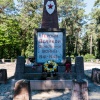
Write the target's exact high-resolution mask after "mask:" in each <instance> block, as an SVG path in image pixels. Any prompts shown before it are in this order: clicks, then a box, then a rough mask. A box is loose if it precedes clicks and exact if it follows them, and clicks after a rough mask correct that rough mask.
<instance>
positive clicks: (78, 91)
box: [71, 81, 88, 100]
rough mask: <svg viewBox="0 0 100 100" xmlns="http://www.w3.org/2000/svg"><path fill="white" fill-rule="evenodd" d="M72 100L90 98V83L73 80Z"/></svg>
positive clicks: (86, 99)
mask: <svg viewBox="0 0 100 100" xmlns="http://www.w3.org/2000/svg"><path fill="white" fill-rule="evenodd" d="M71 100H88V83H87V82H86V81H81V82H78V81H73V87H72V95H71Z"/></svg>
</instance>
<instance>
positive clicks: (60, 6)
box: [0, 0, 100, 59]
mask: <svg viewBox="0 0 100 100" xmlns="http://www.w3.org/2000/svg"><path fill="white" fill-rule="evenodd" d="M16 2H17V4H15V2H14V1H13V0H0V58H12V57H14V58H15V57H17V56H18V55H23V56H25V57H28V56H33V52H34V29H35V28H40V26H41V19H42V10H43V0H16ZM99 5H100V0H96V1H95V4H94V8H93V10H92V13H91V20H89V23H88V22H87V23H86V18H87V16H88V15H85V14H84V7H85V4H84V1H83V0H57V10H58V17H59V19H61V21H60V22H59V26H60V27H61V28H65V29H66V33H67V34H66V40H67V42H66V56H72V55H74V56H76V55H86V54H87V53H88V54H91V55H92V54H93V55H94V56H96V57H97V58H100V8H99ZM89 16H90V15H89ZM83 30H84V31H83ZM86 59H87V58H86Z"/></svg>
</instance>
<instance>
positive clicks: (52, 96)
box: [0, 63, 100, 100]
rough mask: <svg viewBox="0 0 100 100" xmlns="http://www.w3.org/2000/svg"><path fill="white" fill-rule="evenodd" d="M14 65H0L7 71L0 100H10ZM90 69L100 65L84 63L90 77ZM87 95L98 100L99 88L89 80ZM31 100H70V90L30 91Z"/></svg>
mask: <svg viewBox="0 0 100 100" xmlns="http://www.w3.org/2000/svg"><path fill="white" fill-rule="evenodd" d="M15 66H16V63H5V64H0V69H2V68H3V69H7V76H8V79H9V80H8V81H7V83H6V84H0V100H12V91H11V79H10V77H12V76H13V75H14V73H15ZM92 68H100V64H96V63H84V69H85V74H87V75H88V76H90V75H91V69H92ZM87 80H88V95H89V100H100V86H99V85H97V84H94V83H93V82H92V81H91V80H90V79H89V78H87ZM31 94H32V100H70V97H71V90H68V89H66V90H49V91H32V93H31Z"/></svg>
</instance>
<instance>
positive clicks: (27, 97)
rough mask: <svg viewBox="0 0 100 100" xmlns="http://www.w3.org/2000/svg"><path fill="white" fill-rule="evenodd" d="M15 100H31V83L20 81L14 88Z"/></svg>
mask: <svg viewBox="0 0 100 100" xmlns="http://www.w3.org/2000/svg"><path fill="white" fill-rule="evenodd" d="M13 95H14V96H13V100H31V90H30V81H28V80H24V79H22V80H18V81H17V82H16V83H15V86H14V94H13Z"/></svg>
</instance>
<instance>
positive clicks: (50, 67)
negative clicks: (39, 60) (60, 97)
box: [43, 61, 58, 72]
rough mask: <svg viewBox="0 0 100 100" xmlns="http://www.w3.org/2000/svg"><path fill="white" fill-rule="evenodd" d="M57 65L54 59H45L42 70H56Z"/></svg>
mask: <svg viewBox="0 0 100 100" xmlns="http://www.w3.org/2000/svg"><path fill="white" fill-rule="evenodd" d="M57 66H58V64H57V63H56V62H54V61H47V62H45V63H44V65H43V67H44V71H46V72H54V71H57Z"/></svg>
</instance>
